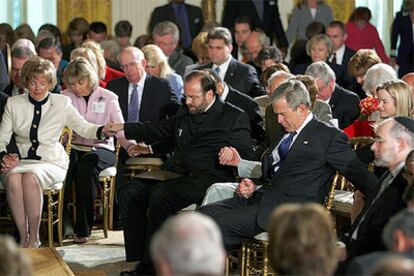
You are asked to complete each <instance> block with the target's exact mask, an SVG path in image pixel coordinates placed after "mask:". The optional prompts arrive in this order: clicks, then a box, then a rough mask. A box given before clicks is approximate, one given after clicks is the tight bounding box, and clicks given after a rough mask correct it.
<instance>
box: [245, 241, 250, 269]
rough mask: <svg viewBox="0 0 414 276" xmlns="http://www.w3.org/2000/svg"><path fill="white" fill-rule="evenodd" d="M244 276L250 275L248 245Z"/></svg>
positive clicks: (247, 247)
mask: <svg viewBox="0 0 414 276" xmlns="http://www.w3.org/2000/svg"><path fill="white" fill-rule="evenodd" d="M245 250H246V269H245V270H246V273H245V275H246V276H249V274H250V245H246V249H245Z"/></svg>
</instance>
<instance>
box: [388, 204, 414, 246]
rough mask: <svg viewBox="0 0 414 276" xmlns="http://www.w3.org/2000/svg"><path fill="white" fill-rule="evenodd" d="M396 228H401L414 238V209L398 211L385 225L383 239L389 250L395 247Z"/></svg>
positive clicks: (405, 233)
mask: <svg viewBox="0 0 414 276" xmlns="http://www.w3.org/2000/svg"><path fill="white" fill-rule="evenodd" d="M396 230H401V231H402V232H403V233H404V235H406V236H407V237H409V238H410V239H413V240H414V210H412V209H404V210H402V211H400V212H398V213H397V214H396V215H394V216H393V217H392V218H391V219H390V220H389V221H388V223H387V224H386V225H385V227H384V230H383V232H382V240H383V241H384V243H385V246H386V247H387V248H388V249H389V250H391V249H392V248H393V244H394V238H393V235H394V232H395V231H396Z"/></svg>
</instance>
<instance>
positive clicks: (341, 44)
mask: <svg viewBox="0 0 414 276" xmlns="http://www.w3.org/2000/svg"><path fill="white" fill-rule="evenodd" d="M326 35H327V36H329V38H330V39H331V41H332V45H333V53H332V55H331V56H330V57H329V59H328V60H329V62H330V63H333V64H338V65H339V66H341V68H342V72H343V79H342V81H343V83H342V84H341V85H342V86H343V87H346V88H348V87H349V86H350V85H351V84H352V83H353V82H356V80H355V78H354V77H352V76H351V75H349V72H348V63H349V60H350V59H351V58H352V56H353V55H354V54H355V51H354V50H352V49H351V48H348V47H346V45H345V40H346V38H347V37H348V35H347V34H346V28H345V24H344V23H343V22H341V21H332V22H330V23H329V25H328V27H327V28H326Z"/></svg>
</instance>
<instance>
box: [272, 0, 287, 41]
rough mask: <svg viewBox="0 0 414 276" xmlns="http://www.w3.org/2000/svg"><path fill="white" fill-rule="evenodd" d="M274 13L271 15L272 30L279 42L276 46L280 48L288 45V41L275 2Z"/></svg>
mask: <svg viewBox="0 0 414 276" xmlns="http://www.w3.org/2000/svg"><path fill="white" fill-rule="evenodd" d="M273 10H274V15H273V16H272V18H273V22H272V26H273V31H274V32H275V34H276V38H277V42H278V43H279V44H278V46H279V47H280V48H287V47H289V43H288V41H287V38H286V34H285V30H284V29H283V25H282V21H281V20H280V14H279V6H278V3H277V2H276V5H275V7H274V9H273Z"/></svg>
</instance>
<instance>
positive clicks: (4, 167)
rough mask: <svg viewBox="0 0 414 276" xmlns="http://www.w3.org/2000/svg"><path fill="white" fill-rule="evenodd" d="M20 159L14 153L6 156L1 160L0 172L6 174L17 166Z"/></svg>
mask: <svg viewBox="0 0 414 276" xmlns="http://www.w3.org/2000/svg"><path fill="white" fill-rule="evenodd" d="M19 163H20V159H19V156H18V155H17V154H15V153H8V154H6V155H5V156H4V157H3V159H2V160H1V169H0V172H2V173H8V172H9V171H10V170H11V169H13V168H14V167H16V166H17V165H19Z"/></svg>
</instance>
